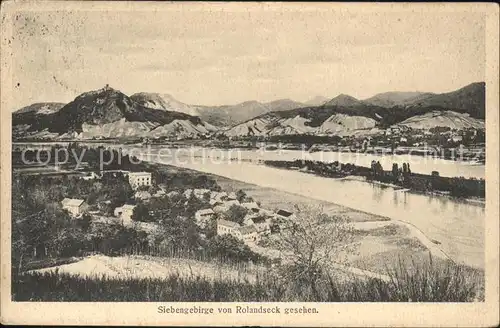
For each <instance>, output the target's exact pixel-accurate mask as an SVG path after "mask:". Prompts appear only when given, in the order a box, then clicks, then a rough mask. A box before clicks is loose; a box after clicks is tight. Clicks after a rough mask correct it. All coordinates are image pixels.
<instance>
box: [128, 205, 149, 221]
mask: <svg viewBox="0 0 500 328" xmlns="http://www.w3.org/2000/svg"><path fill="white" fill-rule="evenodd" d="M131 219H132V221H142V222H149V221H151V219H152V218H151V215H149V210H148V208H147V207H146V205H144V204H143V203H139V204H137V205H136V206H135V208H134V211H133V212H132V217H131Z"/></svg>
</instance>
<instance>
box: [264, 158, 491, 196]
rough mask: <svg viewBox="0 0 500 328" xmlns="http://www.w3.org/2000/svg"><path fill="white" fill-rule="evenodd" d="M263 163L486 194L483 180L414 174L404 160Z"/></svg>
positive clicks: (419, 189)
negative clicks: (386, 164) (388, 164)
mask: <svg viewBox="0 0 500 328" xmlns="http://www.w3.org/2000/svg"><path fill="white" fill-rule="evenodd" d="M264 164H265V165H269V166H273V167H279V168H286V169H305V170H307V171H308V172H312V173H314V174H317V175H320V176H323V177H330V178H339V177H345V176H348V175H355V176H363V177H366V178H367V179H368V180H370V181H379V182H383V183H390V184H395V185H398V186H401V187H403V188H408V189H410V190H413V191H417V192H433V191H437V192H445V193H448V194H449V195H450V196H452V197H457V198H466V197H480V198H484V197H485V189H486V183H485V180H484V179H475V178H469V179H466V178H464V177H455V178H448V177H442V176H440V175H439V172H437V171H434V172H433V173H432V175H426V174H418V173H413V172H411V169H410V165H409V164H407V163H403V165H402V166H401V167H399V166H398V164H397V163H394V164H393V166H392V169H391V170H390V171H387V170H384V169H383V168H382V166H381V165H380V163H379V162H375V161H374V162H372V164H371V167H364V166H358V165H354V164H350V163H339V162H337V161H335V162H332V163H327V162H321V161H310V160H295V161H265V162H264Z"/></svg>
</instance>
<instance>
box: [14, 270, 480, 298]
mask: <svg viewBox="0 0 500 328" xmlns="http://www.w3.org/2000/svg"><path fill="white" fill-rule="evenodd" d="M398 263H399V264H398V265H397V266H394V267H391V268H388V270H387V274H388V275H389V277H390V280H389V281H381V280H378V279H357V278H355V277H351V278H350V279H347V280H346V279H337V278H335V277H332V276H324V278H323V279H321V280H320V282H319V285H318V290H319V291H320V292H319V294H314V293H312V292H311V290H310V289H309V288H308V287H307V285H304V284H300V283H298V282H297V281H295V280H287V281H283V280H279V279H278V278H275V276H273V275H272V274H271V273H270V272H269V274H267V273H266V272H264V273H263V274H262V275H257V276H256V279H255V280H253V281H249V280H247V279H238V280H237V279H225V280H219V279H211V278H209V277H207V276H202V275H199V274H192V275H182V274H179V273H170V274H167V275H166V276H165V277H161V278H160V277H132V276H128V277H118V276H112V277H111V276H106V275H103V276H92V277H89V276H77V275H73V274H70V273H61V272H59V271H57V270H56V271H53V270H50V271H46V272H31V273H30V274H23V275H20V276H17V275H15V276H14V277H13V286H12V287H13V293H12V299H13V300H14V301H113V302H133V301H139V302H145V301H176V302H182V301H200V302H202V301H214V302H218V301H221V302H236V301H238V302H251V301H254V302H291V301H305V302H306V301H316V302H473V301H482V300H483V297H484V296H483V295H484V292H483V291H482V288H483V286H482V285H481V284H480V283H478V280H477V279H476V277H475V276H474V275H473V274H472V273H471V272H470V271H468V270H467V269H464V268H463V267H461V266H456V265H453V264H451V263H446V264H440V265H436V264H435V263H434V262H432V261H429V262H428V263H426V264H425V265H424V264H421V263H420V264H419V263H416V262H415V263H413V267H412V268H411V269H408V267H407V266H406V265H404V264H403V263H402V261H399V262H398Z"/></svg>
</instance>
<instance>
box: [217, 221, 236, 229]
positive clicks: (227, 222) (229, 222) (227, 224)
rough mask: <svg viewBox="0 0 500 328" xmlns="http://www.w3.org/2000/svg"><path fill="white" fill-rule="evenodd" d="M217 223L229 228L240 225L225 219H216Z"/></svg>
mask: <svg viewBox="0 0 500 328" xmlns="http://www.w3.org/2000/svg"><path fill="white" fill-rule="evenodd" d="M217 225H222V226H225V227H230V228H239V227H240V225H239V224H238V223H236V222H232V221H227V220H223V219H219V220H217Z"/></svg>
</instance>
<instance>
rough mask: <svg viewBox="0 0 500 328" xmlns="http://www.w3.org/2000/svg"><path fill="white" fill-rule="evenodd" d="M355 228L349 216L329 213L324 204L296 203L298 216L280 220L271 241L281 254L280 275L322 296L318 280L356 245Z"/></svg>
mask: <svg viewBox="0 0 500 328" xmlns="http://www.w3.org/2000/svg"><path fill="white" fill-rule="evenodd" d="M352 229H353V228H352V225H351V224H350V223H349V222H348V221H347V220H346V219H344V218H342V217H332V216H329V215H327V214H326V213H324V212H323V209H322V208H321V207H309V206H302V207H298V206H296V211H295V215H294V216H292V217H291V218H289V219H288V220H286V221H284V222H282V223H281V227H280V229H279V234H278V236H277V238H273V239H272V240H271V241H270V243H271V245H272V247H273V248H275V249H277V250H279V251H280V253H281V254H280V255H281V259H282V262H281V264H280V266H279V268H278V271H279V274H280V276H281V277H282V278H283V279H285V281H292V280H293V281H297V282H299V283H301V284H303V285H304V286H309V287H310V289H311V292H312V294H313V296H314V298H315V299H319V296H320V295H319V290H318V288H317V286H318V282H319V280H320V279H322V278H325V277H326V276H327V275H328V274H330V272H331V270H332V269H333V267H334V266H335V262H337V263H339V262H343V255H347V254H349V253H352V252H353V251H354V249H355V247H356V245H355V244H354V243H353V242H352V241H353V234H352Z"/></svg>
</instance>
